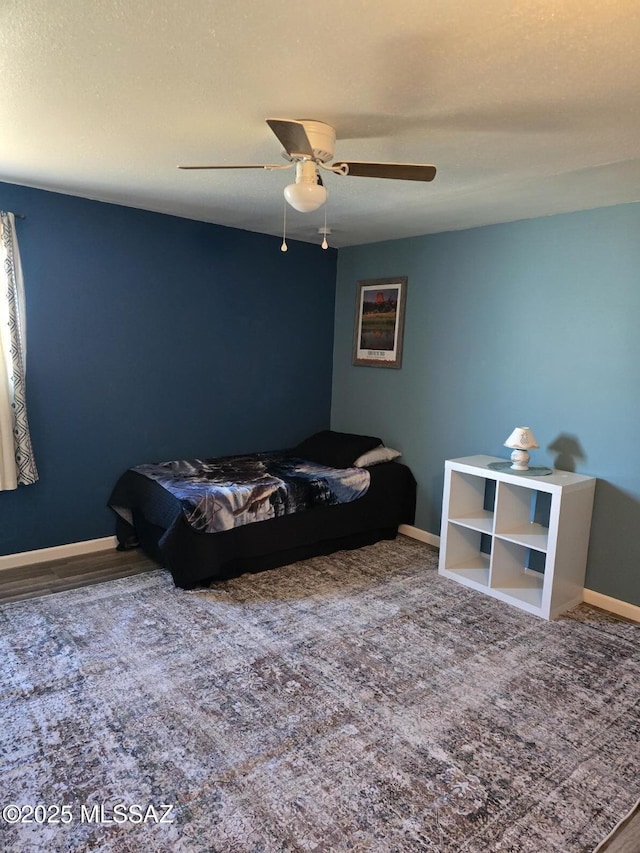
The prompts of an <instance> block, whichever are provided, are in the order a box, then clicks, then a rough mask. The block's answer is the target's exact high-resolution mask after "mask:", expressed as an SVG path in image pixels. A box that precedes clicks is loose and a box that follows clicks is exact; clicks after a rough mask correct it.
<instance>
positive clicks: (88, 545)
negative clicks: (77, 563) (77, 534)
mask: <svg viewBox="0 0 640 853" xmlns="http://www.w3.org/2000/svg"><path fill="white" fill-rule="evenodd" d="M117 544H118V540H117V539H116V537H115V536H105V537H104V539H89V540H87V541H86V542H71V543H70V544H69V545H55V546H54V547H53V548H39V549H38V550H37V551H21V552H20V553H19V554H7V555H6V556H4V557H0V571H2V570H3V569H17V568H19V567H20V566H32V565H34V564H36V563H48V562H50V561H51V560H64V559H66V558H67V557H76V556H78V555H79V554H92V553H94V552H95V551H109V550H110V549H111V548H115V547H116V545H117Z"/></svg>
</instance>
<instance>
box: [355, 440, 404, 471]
mask: <svg viewBox="0 0 640 853" xmlns="http://www.w3.org/2000/svg"><path fill="white" fill-rule="evenodd" d="M398 456H402V453H400V451H399V450H394V449H393V447H385V446H384V445H381V446H380V447H374V448H373V450H369V451H368V452H367V453H363V454H362V456H358V458H357V459H356V461H355V462H354V463H353V464H354V466H355V467H356V468H368V467H370V466H371V465H379V464H380V462H392V461H393V460H394V459H397V458H398Z"/></svg>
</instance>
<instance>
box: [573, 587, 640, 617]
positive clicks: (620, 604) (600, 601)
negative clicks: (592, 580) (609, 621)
mask: <svg viewBox="0 0 640 853" xmlns="http://www.w3.org/2000/svg"><path fill="white" fill-rule="evenodd" d="M583 601H584V602H585V604H593V606H594V607H600V608H602V610H608V611H609V613H615V614H616V616H624V618H625V619H631V620H632V621H634V622H640V607H638V605H637V604H630V603H629V602H628V601H621V600H620V599H619V598H611V596H609V595H604V594H603V593H601V592H595V590H593V589H585V591H584V598H583Z"/></svg>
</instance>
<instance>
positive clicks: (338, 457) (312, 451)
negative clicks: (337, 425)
mask: <svg viewBox="0 0 640 853" xmlns="http://www.w3.org/2000/svg"><path fill="white" fill-rule="evenodd" d="M381 444H382V441H381V440H380V439H379V438H373V437H372V436H370V435H356V434H353V433H349V432H334V431H333V430H330V429H325V430H322V432H317V433H315V435H311V436H309V438H305V440H304V441H301V442H300V444H298V445H297V447H294V448H292V450H290V451H289V452H290V453H291V455H292V456H299V457H300V458H301V459H309V460H310V461H311V462H318V463H319V464H320V465H328V466H329V467H330V468H350V467H351V466H352V465H353V463H354V462H355V461H356V459H357V458H358V457H359V456H362V454H363V453H366V452H367V451H368V450H373V448H374V447H379V446H380V445H381Z"/></svg>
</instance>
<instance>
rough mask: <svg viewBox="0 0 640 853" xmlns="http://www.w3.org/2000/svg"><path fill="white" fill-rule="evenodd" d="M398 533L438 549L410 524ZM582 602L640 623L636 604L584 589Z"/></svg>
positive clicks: (430, 537) (435, 538)
mask: <svg viewBox="0 0 640 853" xmlns="http://www.w3.org/2000/svg"><path fill="white" fill-rule="evenodd" d="M398 532H399V533H404V535H405V536H410V537H411V538H412V539H418V540H420V542H426V543H427V545H434V546H435V547H436V548H439V547H440V537H439V536H436V535H435V534H434V533H428V532H427V531H426V530H421V529H420V528H419V527H413V525H411V524H401V525H400V527H399V528H398ZM582 600H583V601H584V602H585V604H592V605H593V606H594V607H600V608H601V609H602V610H608V611H609V613H615V615H616V616H622V617H624V618H625V619H631V620H632V621H634V622H640V607H639V606H638V605H637V604H630V603H629V602H628V601H621V600H620V599H619V598H611V596H610V595H604V594H603V593H601V592H595V591H594V590H592V589H586V588H585V589H584V593H583V597H582Z"/></svg>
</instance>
